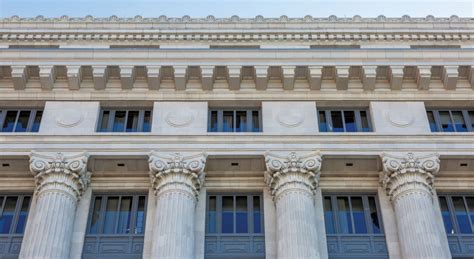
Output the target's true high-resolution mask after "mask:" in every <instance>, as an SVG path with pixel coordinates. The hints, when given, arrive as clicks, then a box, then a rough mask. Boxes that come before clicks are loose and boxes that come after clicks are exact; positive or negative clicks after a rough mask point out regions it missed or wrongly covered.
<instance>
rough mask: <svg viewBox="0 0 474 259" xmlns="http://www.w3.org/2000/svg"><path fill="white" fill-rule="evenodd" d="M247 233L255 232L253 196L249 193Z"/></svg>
mask: <svg viewBox="0 0 474 259" xmlns="http://www.w3.org/2000/svg"><path fill="white" fill-rule="evenodd" d="M247 221H248V224H247V233H248V234H253V232H254V231H253V229H254V228H253V196H252V195H247Z"/></svg>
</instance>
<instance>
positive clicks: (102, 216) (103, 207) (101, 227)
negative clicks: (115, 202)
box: [97, 195, 109, 234]
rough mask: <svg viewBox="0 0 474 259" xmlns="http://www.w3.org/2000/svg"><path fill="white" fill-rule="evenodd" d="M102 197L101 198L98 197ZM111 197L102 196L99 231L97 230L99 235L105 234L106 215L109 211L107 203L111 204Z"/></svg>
mask: <svg viewBox="0 0 474 259" xmlns="http://www.w3.org/2000/svg"><path fill="white" fill-rule="evenodd" d="M98 197H100V196H98ZM108 198H109V197H108V196H105V195H104V196H102V198H101V199H100V200H101V204H100V210H99V224H98V227H99V229H98V230H97V234H103V233H104V224H105V213H106V209H107V203H108V202H109V199H108Z"/></svg>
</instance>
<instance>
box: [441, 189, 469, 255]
mask: <svg viewBox="0 0 474 259" xmlns="http://www.w3.org/2000/svg"><path fill="white" fill-rule="evenodd" d="M441 197H443V198H445V199H446V205H447V208H448V211H449V216H450V220H451V224H452V226H453V228H454V231H455V232H454V233H448V230H447V229H446V225H445V224H446V223H445V221H444V217H443V228H444V229H445V232H446V235H447V238H448V243H449V248H450V250H451V255H452V256H474V249H471V250H469V247H474V220H473V219H471V216H470V211H471V210H470V208H469V207H468V204H467V201H466V197H472V198H474V193H471V194H467V193H438V203H439V206H440V212H441V213H443V210H442V206H441V200H440V198H441ZM453 197H462V198H463V204H464V209H466V214H467V218H468V220H469V223H470V225H471V232H472V233H461V231H460V228H459V223H458V220H457V218H456V215H455V213H456V212H455V209H454V205H453V200H452V198H453ZM472 211H473V212H474V208H472ZM441 216H442V215H441Z"/></svg>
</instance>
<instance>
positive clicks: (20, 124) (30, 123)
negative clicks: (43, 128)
mask: <svg viewBox="0 0 474 259" xmlns="http://www.w3.org/2000/svg"><path fill="white" fill-rule="evenodd" d="M42 116H43V111H41V110H31V109H28V110H15V109H7V110H0V125H2V127H1V129H0V132H38V131H39V126H40V123H41V117H42Z"/></svg>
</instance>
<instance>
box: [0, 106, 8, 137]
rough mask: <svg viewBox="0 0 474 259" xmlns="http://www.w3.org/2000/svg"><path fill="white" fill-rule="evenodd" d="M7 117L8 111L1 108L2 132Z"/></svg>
mask: <svg viewBox="0 0 474 259" xmlns="http://www.w3.org/2000/svg"><path fill="white" fill-rule="evenodd" d="M6 117H7V111H6V110H0V132H3V123H4V122H5V118H6Z"/></svg>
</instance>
